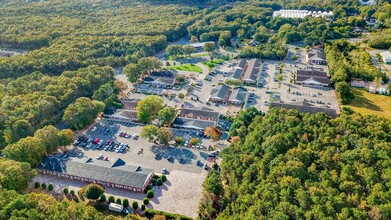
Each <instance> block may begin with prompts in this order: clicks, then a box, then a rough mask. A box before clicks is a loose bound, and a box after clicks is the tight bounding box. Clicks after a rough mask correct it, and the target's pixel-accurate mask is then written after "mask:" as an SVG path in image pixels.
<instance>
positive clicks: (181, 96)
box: [178, 92, 185, 100]
mask: <svg viewBox="0 0 391 220" xmlns="http://www.w3.org/2000/svg"><path fill="white" fill-rule="evenodd" d="M178 98H180V99H181V100H183V99H184V98H185V94H183V93H181V92H180V93H178Z"/></svg>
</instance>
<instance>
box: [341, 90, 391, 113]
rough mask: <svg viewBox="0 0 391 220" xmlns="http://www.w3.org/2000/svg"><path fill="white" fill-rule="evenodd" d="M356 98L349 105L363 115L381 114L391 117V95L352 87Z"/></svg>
mask: <svg viewBox="0 0 391 220" xmlns="http://www.w3.org/2000/svg"><path fill="white" fill-rule="evenodd" d="M352 91H353V93H354V96H355V98H354V100H353V101H352V103H351V104H350V105H348V107H350V108H352V109H353V110H354V111H355V112H358V113H360V114H362V115H370V114H372V115H380V116H384V117H386V118H388V119H391V111H390V109H391V97H390V96H385V95H379V94H372V93H370V92H368V91H366V90H364V89H357V88H352Z"/></svg>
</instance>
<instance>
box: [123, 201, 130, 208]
mask: <svg viewBox="0 0 391 220" xmlns="http://www.w3.org/2000/svg"><path fill="white" fill-rule="evenodd" d="M122 205H123V206H124V207H125V208H127V207H128V206H129V200H128V199H124V201H123V203H122Z"/></svg>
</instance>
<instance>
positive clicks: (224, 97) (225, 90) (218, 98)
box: [208, 85, 231, 103]
mask: <svg viewBox="0 0 391 220" xmlns="http://www.w3.org/2000/svg"><path fill="white" fill-rule="evenodd" d="M230 94H231V89H230V87H229V86H227V85H217V86H216V87H215V88H213V89H212V91H211V93H210V96H209V99H208V100H209V101H211V102H214V103H226V102H227V101H228V97H229V95H230Z"/></svg>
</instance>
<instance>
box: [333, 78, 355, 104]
mask: <svg viewBox="0 0 391 220" xmlns="http://www.w3.org/2000/svg"><path fill="white" fill-rule="evenodd" d="M335 91H336V92H337V94H338V97H339V98H340V100H341V103H342V104H344V105H346V104H349V103H350V102H351V101H352V100H353V99H354V94H353V92H352V91H351V89H350V86H349V84H348V83H346V82H338V83H336V84H335Z"/></svg>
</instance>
